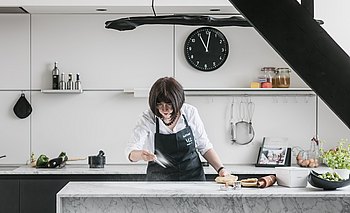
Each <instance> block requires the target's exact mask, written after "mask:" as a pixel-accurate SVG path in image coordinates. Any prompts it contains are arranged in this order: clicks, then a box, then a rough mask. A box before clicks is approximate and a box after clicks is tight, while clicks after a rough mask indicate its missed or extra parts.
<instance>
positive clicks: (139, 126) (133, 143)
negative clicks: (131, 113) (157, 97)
mask: <svg viewBox="0 0 350 213" xmlns="http://www.w3.org/2000/svg"><path fill="white" fill-rule="evenodd" d="M150 123H151V121H150V118H149V117H148V116H147V114H146V113H143V115H141V116H140V119H139V120H138V121H137V123H136V125H135V128H134V130H133V133H132V135H131V137H130V139H129V141H128V143H127V145H126V147H125V150H124V153H125V156H126V158H127V159H128V160H129V154H130V152H131V151H133V150H142V149H149V147H150V144H148V143H149V135H150Z"/></svg>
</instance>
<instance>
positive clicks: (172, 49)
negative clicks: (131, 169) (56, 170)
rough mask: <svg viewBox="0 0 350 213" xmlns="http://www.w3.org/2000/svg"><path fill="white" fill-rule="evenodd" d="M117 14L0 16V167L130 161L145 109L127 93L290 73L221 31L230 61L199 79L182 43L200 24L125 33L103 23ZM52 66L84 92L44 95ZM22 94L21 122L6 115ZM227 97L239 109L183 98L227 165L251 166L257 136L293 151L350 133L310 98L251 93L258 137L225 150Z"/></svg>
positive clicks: (216, 99) (220, 100)
mask: <svg viewBox="0 0 350 213" xmlns="http://www.w3.org/2000/svg"><path fill="white" fill-rule="evenodd" d="M125 16H127V15H125ZM118 17H121V16H117V15H76V14H75V15H59V14H51V15H50V14H37V15H27V14H26V15H0V27H1V29H2V32H4V33H1V34H0V46H1V47H2V48H1V49H0V65H1V67H0V69H1V71H0V72H1V75H2V77H1V78H0V99H1V103H2V104H1V105H0V129H1V134H0V154H6V155H7V157H6V158H3V159H1V160H0V163H11V164H12V163H25V162H26V161H27V160H28V159H29V156H30V153H31V152H33V153H34V154H35V155H37V156H38V155H40V154H41V153H45V154H47V155H48V156H50V157H55V156H56V155H58V154H59V153H60V152H61V151H65V152H67V155H68V156H74V157H86V156H88V155H93V154H96V153H97V152H98V150H100V149H102V150H104V151H105V154H106V163H107V164H110V163H114V164H124V163H128V161H127V160H126V159H125V156H124V147H125V144H126V142H127V140H128V139H129V137H130V135H131V133H132V129H133V126H134V125H135V123H136V121H137V118H138V116H139V115H140V114H141V113H142V111H143V110H145V109H146V108H147V107H148V106H147V98H146V97H142V98H135V97H134V96H133V95H132V94H128V93H124V92H123V90H124V89H132V88H149V87H150V86H151V85H152V83H153V82H154V81H155V80H156V79H158V78H159V77H163V76H175V77H176V78H177V79H178V80H179V81H180V82H181V83H182V84H183V86H184V87H186V88H191V87H194V88H196V87H197V88H235V87H238V88H245V87H249V85H250V82H251V81H253V80H255V79H256V77H257V76H258V75H259V72H260V71H259V70H260V68H261V67H264V66H276V67H286V66H287V65H286V64H285V62H284V61H283V60H282V59H281V58H280V57H279V56H278V54H277V53H275V51H274V50H273V49H272V48H271V47H270V46H269V45H268V44H267V43H266V42H265V41H264V40H263V39H262V38H261V37H260V36H259V34H258V33H256V32H255V31H254V29H252V28H244V29H242V28H236V27H223V28H220V30H221V31H222V32H223V33H224V34H225V36H226V37H227V38H228V41H229V44H230V53H229V57H228V59H227V61H226V62H225V64H224V65H223V66H222V67H221V68H220V69H218V70H216V71H213V72H207V73H206V72H199V71H197V70H194V69H192V68H191V67H190V66H189V65H188V64H187V62H186V61H185V58H184V55H183V45H184V44H183V42H184V40H185V38H186V37H187V36H188V34H189V33H191V32H192V31H193V30H194V29H196V28H197V27H189V26H170V25H169V26H167V25H162V26H143V27H139V28H137V29H136V30H134V31H128V32H119V31H113V30H106V29H105V28H104V22H105V21H106V20H111V19H116V18H118ZM123 17H124V16H123ZM14 59H15V60H14ZM55 61H58V62H59V68H60V71H61V72H64V73H80V74H81V76H82V79H81V81H82V82H83V84H84V87H83V89H84V92H83V93H82V94H46V93H42V92H40V90H41V89H49V88H51V70H52V65H53V63H54V62H55ZM291 79H292V80H291V87H297V88H305V87H307V85H305V83H304V82H303V81H302V80H301V79H300V78H299V77H298V76H297V75H296V74H295V72H292V77H291ZM22 91H23V92H24V93H25V94H26V97H27V98H28V100H30V102H31V104H32V107H33V112H32V115H31V116H30V117H28V118H26V119H18V118H17V117H16V116H15V115H14V114H13V112H12V107H13V105H14V104H15V103H16V101H17V99H18V98H19V96H20V93H21V92H22ZM233 98H234V99H235V100H236V101H238V102H239V101H240V100H241V99H242V96H188V97H187V101H188V102H189V103H191V104H193V105H195V106H196V107H197V108H198V110H199V112H200V115H201V117H202V119H203V122H204V124H205V126H206V130H207V133H208V136H209V138H210V140H211V141H212V143H213V144H214V147H215V148H216V151H217V152H218V153H219V155H220V156H221V158H222V160H223V161H224V162H225V163H230V164H241V163H255V161H256V157H257V152H258V147H259V146H260V144H261V141H262V138H263V137H264V136H275V137H288V138H289V144H290V146H301V147H303V148H306V149H307V148H308V145H309V141H310V139H311V138H312V137H313V136H314V135H315V134H316V132H318V133H319V135H320V136H321V139H322V136H323V135H324V136H325V139H327V142H328V145H331V144H336V142H337V141H336V140H338V139H339V137H344V136H348V135H349V131H348V129H347V128H346V127H345V126H344V125H343V124H342V123H341V122H340V121H339V119H337V117H334V115H333V114H332V112H331V111H330V110H329V109H328V108H327V107H326V106H325V105H324V104H323V103H322V101H321V100H317V98H316V96H297V95H296V96H269V95H267V96H251V97H250V98H251V100H252V101H253V102H254V103H255V111H254V115H253V120H252V122H253V127H254V130H255V131H256V135H255V138H254V140H253V142H252V143H250V144H248V145H237V144H232V142H231V140H230V129H229V124H230V105H231V102H232V99H233ZM318 103H320V104H319V106H318V105H317V104H318ZM332 126H337V127H338V130H337V131H336V130H332V129H330V127H332ZM77 163H81V162H77Z"/></svg>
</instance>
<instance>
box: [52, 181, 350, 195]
mask: <svg viewBox="0 0 350 213" xmlns="http://www.w3.org/2000/svg"><path fill="white" fill-rule="evenodd" d="M222 185H223V184H218V183H215V182H166V181H164V182H69V183H68V184H67V185H66V186H64V187H63V188H62V189H61V190H60V191H59V192H58V193H57V198H58V199H60V198H64V197H264V198H266V197H350V186H349V187H344V188H340V189H337V190H333V191H325V190H322V189H317V188H314V187H312V186H310V185H308V186H307V187H306V188H288V187H282V186H277V185H273V186H271V187H268V188H264V189H260V188H249V187H242V188H241V189H236V190H233V189H230V190H228V191H224V190H222V189H221V188H220V186H222Z"/></svg>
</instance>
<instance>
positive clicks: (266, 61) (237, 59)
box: [175, 26, 307, 88]
mask: <svg viewBox="0 0 350 213" xmlns="http://www.w3.org/2000/svg"><path fill="white" fill-rule="evenodd" d="M196 28H198V27H188V26H186V27H184V26H177V27H176V37H175V67H176V77H177V79H178V80H180V81H181V82H182V83H183V85H184V87H206V88H210V87H217V88H225V87H240V88H244V87H250V82H252V81H257V80H258V76H259V75H260V73H261V72H260V69H261V68H262V67H266V66H275V67H286V66H287V64H286V63H285V62H284V61H283V60H282V59H281V58H280V56H279V55H278V54H277V53H276V52H275V51H274V50H273V49H272V48H271V47H270V46H269V45H268V44H267V43H266V42H265V40H263V38H262V37H261V36H260V35H259V34H258V33H257V32H256V31H255V30H254V29H253V28H243V27H220V28H218V29H219V30H220V31H221V32H223V33H224V35H225V37H226V38H227V39H228V42H229V56H228V58H227V60H226V62H225V64H224V65H222V67H220V68H219V69H217V70H214V71H212V72H201V71H198V70H196V69H194V68H192V67H191V66H190V65H189V64H188V63H187V61H186V59H185V56H184V42H185V40H186V38H187V37H188V36H189V34H190V33H191V32H192V31H194V30H195V29H196ZM291 87H307V86H306V84H305V83H304V82H303V81H302V80H301V79H300V78H299V77H298V76H297V75H296V74H295V73H294V72H292V74H291Z"/></svg>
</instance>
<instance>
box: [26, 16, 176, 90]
mask: <svg viewBox="0 0 350 213" xmlns="http://www.w3.org/2000/svg"><path fill="white" fill-rule="evenodd" d="M120 17H121V16H117V15H32V62H33V65H32V69H33V78H32V79H33V87H34V88H43V89H47V88H50V87H51V70H52V68H53V63H54V61H58V63H59V68H60V70H61V72H64V73H66V74H67V73H80V75H81V81H82V84H83V88H85V89H87V88H89V89H91V88H99V89H101V88H102V89H104V88H124V87H127V88H134V87H150V86H151V84H152V83H153V81H155V80H156V79H157V78H159V77H160V76H165V75H172V71H173V62H172V61H173V42H172V40H173V33H172V32H173V29H172V27H171V26H156V27H155V26H141V27H139V28H137V29H136V30H133V31H126V32H120V31H116V30H110V29H108V30H107V29H105V28H104V26H105V22H106V21H107V20H114V19H118V18H120ZM123 17H127V15H125V16H123Z"/></svg>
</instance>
